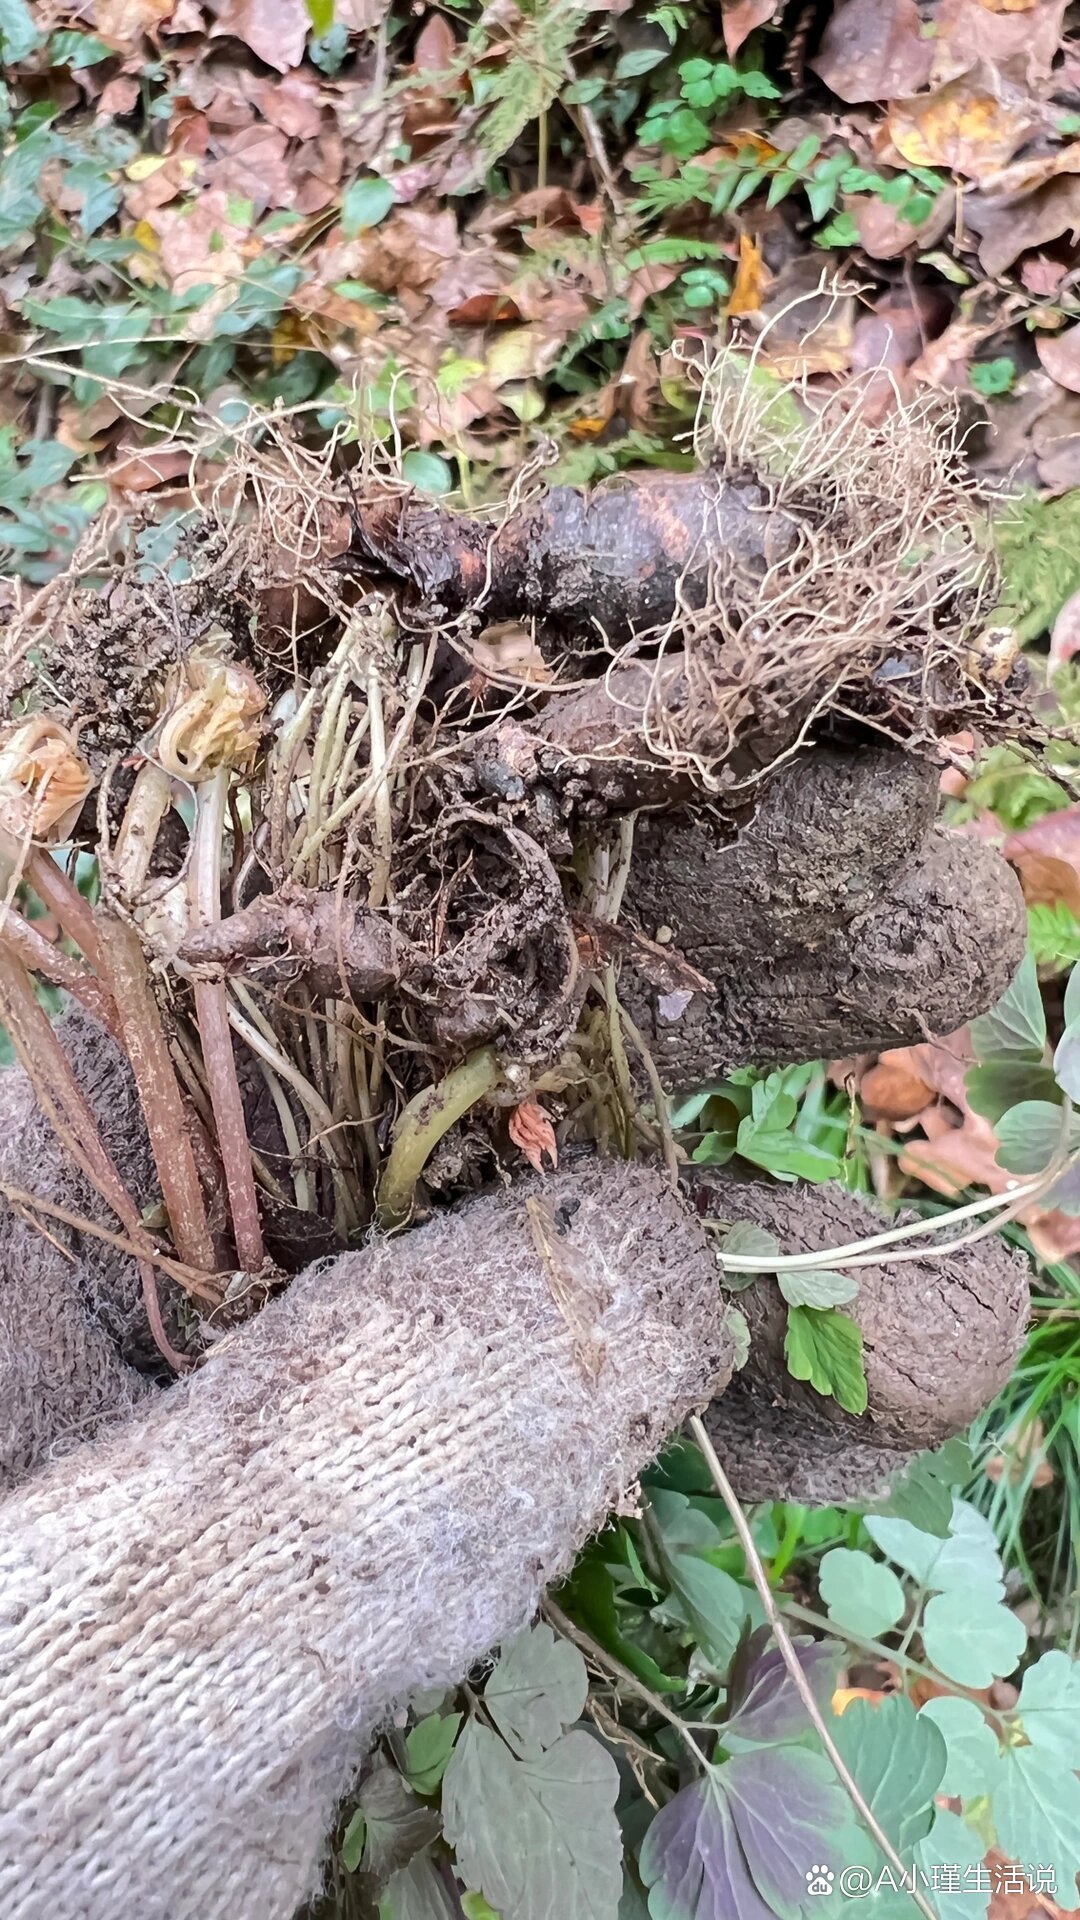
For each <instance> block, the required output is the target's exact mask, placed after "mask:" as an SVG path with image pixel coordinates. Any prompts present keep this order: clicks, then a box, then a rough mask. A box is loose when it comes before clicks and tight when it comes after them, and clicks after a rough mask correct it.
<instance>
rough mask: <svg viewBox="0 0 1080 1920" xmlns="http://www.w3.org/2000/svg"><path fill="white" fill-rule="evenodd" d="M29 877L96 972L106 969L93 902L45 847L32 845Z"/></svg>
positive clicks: (27, 869) (36, 891) (37, 892)
mask: <svg viewBox="0 0 1080 1920" xmlns="http://www.w3.org/2000/svg"><path fill="white" fill-rule="evenodd" d="M26 878H27V880H28V881H29V882H30V885H31V886H32V887H33V889H34V892H35V893H36V894H37V897H38V899H39V900H40V901H41V902H42V904H43V905H44V906H46V907H48V909H49V912H50V913H51V914H54V915H55V917H56V919H57V920H59V922H60V925H61V926H62V927H63V929H64V932H65V933H66V934H67V936H68V939H69V940H74V942H75V945H76V946H77V947H78V948H79V951H80V952H81V953H82V954H83V956H84V958H85V959H86V961H87V962H88V964H89V965H90V966H91V967H93V969H94V972H95V973H100V972H101V971H102V963H101V942H100V941H99V939H98V930H97V921H96V920H95V919H94V913H93V908H92V907H91V906H90V903H89V901H87V900H84V899H83V897H82V894H81V893H80V892H79V889H78V887H77V886H76V885H75V882H74V881H73V880H69V879H68V876H67V874H66V873H65V872H64V870H63V868H62V867H58V866H57V864H56V861H55V860H54V859H53V857H52V855H51V853H48V852H46V850H45V848H44V847H31V849H30V851H29V853H28V854H27V857H26Z"/></svg>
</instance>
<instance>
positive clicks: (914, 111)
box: [887, 62, 1039, 181]
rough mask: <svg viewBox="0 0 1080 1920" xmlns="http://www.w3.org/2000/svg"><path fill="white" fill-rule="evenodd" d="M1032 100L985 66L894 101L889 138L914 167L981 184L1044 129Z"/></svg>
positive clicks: (891, 109) (890, 115)
mask: <svg viewBox="0 0 1080 1920" xmlns="http://www.w3.org/2000/svg"><path fill="white" fill-rule="evenodd" d="M1038 119H1039V115H1038V111H1037V109H1036V107H1035V105H1034V103H1033V102H1032V101H1030V100H1029V99H1028V98H1026V97H1025V96H1024V95H1023V94H1021V93H1020V92H1019V91H1018V90H1017V89H1015V88H1009V87H1007V86H1006V85H1005V84H1004V83H1003V82H1002V80H1001V79H1000V76H998V75H996V74H994V73H993V72H992V71H991V69H990V68H988V67H986V66H985V65H984V64H983V63H981V62H980V64H979V65H978V66H977V67H974V68H972V70H971V72H970V73H966V74H963V75H961V76H960V77H959V78H958V79H956V80H950V81H949V82H948V84H947V85H946V86H943V87H940V88H939V89H938V90H937V92H936V93H930V94H920V95H918V96H917V97H916V98H915V99H906V100H893V101H892V103H891V104H890V107H889V114H888V121H887V125H888V130H889V138H890V140H891V141H892V144H893V146H894V147H895V148H896V151H897V153H899V154H900V156H901V158H902V159H904V160H906V161H907V163H908V165H909V166H912V167H948V168H949V169H950V171H952V172H953V173H960V174H963V175H964V177H965V178H966V179H968V180H975V181H979V180H982V179H983V178H985V177H986V176H987V175H989V174H991V173H993V172H995V171H996V170H997V169H999V168H1001V167H1003V166H1004V165H1005V162H1006V161H1007V160H1010V159H1011V158H1012V156H1013V154H1014V153H1015V152H1016V149H1017V147H1018V146H1020V145H1021V143H1022V142H1023V141H1024V140H1025V139H1026V138H1027V136H1028V134H1029V133H1030V132H1031V131H1032V129H1033V128H1034V127H1035V126H1037V125H1038Z"/></svg>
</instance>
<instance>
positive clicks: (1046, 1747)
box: [1016, 1651, 1080, 1770]
mask: <svg viewBox="0 0 1080 1920" xmlns="http://www.w3.org/2000/svg"><path fill="white" fill-rule="evenodd" d="M1016 1711H1017V1713H1018V1714H1019V1716H1020V1723H1021V1725H1022V1727H1023V1729H1024V1732H1025V1734H1026V1735H1027V1737H1028V1739H1029V1740H1030V1742H1031V1744H1032V1746H1033V1747H1037V1748H1038V1749H1039V1751H1040V1753H1045V1754H1047V1755H1048V1756H1052V1757H1054V1758H1056V1759H1057V1760H1060V1762H1061V1764H1062V1766H1065V1767H1068V1768H1069V1769H1070V1770H1072V1769H1075V1768H1077V1767H1080V1661H1077V1660H1073V1659H1070V1657H1069V1655H1068V1654H1067V1653H1061V1652H1058V1651H1054V1652H1052V1653H1044V1654H1043V1656H1042V1659H1041V1660H1036V1662H1035V1665H1034V1666H1033V1667H1029V1668H1028V1670H1027V1672H1026V1673H1025V1675H1024V1678H1023V1682H1022V1684H1021V1687H1020V1698H1019V1700H1018V1701H1017V1703H1016Z"/></svg>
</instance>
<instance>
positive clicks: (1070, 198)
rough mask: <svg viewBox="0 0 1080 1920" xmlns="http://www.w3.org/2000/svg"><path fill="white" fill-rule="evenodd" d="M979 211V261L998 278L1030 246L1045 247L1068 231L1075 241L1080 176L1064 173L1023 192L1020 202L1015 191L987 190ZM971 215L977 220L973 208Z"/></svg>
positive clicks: (1078, 232)
mask: <svg viewBox="0 0 1080 1920" xmlns="http://www.w3.org/2000/svg"><path fill="white" fill-rule="evenodd" d="M977 212H978V227H977V231H978V233H979V261H980V263H981V265H982V266H983V268H984V269H985V271H986V272H987V273H988V274H989V275H990V276H991V278H992V279H996V278H997V276H998V274H1001V273H1004V272H1005V270H1006V269H1007V268H1008V267H1011V266H1012V264H1013V261H1014V260H1016V259H1018V258H1019V256H1020V254H1022V253H1026V252H1027V250H1028V249H1029V248H1032V247H1043V246H1045V245H1046V244H1047V242H1048V241H1050V240H1059V239H1060V238H1061V236H1062V234H1066V233H1067V234H1069V235H1070V236H1071V238H1072V240H1073V241H1074V242H1075V240H1076V238H1077V236H1078V235H1080V179H1077V177H1076V174H1075V172H1069V173H1067V174H1066V173H1062V174H1060V175H1058V176H1057V177H1055V178H1054V179H1051V180H1048V181H1046V183H1045V185H1044V186H1041V187H1038V188H1036V189H1035V191H1034V192H1032V193H1030V194H1025V195H1023V196H1022V203H1021V204H1019V205H1018V204H1017V203H1016V195H1015V191H1011V192H1009V193H1005V194H1003V195H999V194H998V193H996V192H995V193H994V194H993V195H992V196H991V195H990V194H989V192H984V194H983V203H982V205H981V206H980V207H979V208H978V210H977ZM969 216H970V217H971V218H972V223H973V224H974V213H973V212H972V210H970V209H969Z"/></svg>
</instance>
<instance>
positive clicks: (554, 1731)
mask: <svg viewBox="0 0 1080 1920" xmlns="http://www.w3.org/2000/svg"><path fill="white" fill-rule="evenodd" d="M588 1692H589V1676H588V1673H587V1672H586V1669H585V1662H584V1660H583V1659H582V1657H581V1654H580V1653H579V1652H578V1650H577V1648H576V1647H575V1646H574V1645H573V1644H572V1643H571V1642H570V1641H569V1640H557V1639H556V1638H555V1635H554V1633H553V1632H552V1630H551V1628H550V1627H549V1626H548V1625H547V1623H546V1622H545V1621H541V1622H540V1623H539V1625H537V1626H535V1627H531V1628H529V1629H528V1630H527V1632H525V1633H522V1634H519V1635H518V1638H517V1639H516V1640H512V1641H511V1642H510V1644H509V1646H507V1647H504V1649H503V1651H502V1653H501V1654H500V1656H499V1659H498V1661H497V1662H496V1664H495V1667H494V1669H493V1670H492V1672H491V1674H490V1676H489V1678H488V1682H487V1685H486V1686H485V1688H484V1705H485V1707H486V1708H487V1710H488V1712H489V1714H490V1715H491V1718H492V1719H493V1720H494V1722H495V1725H496V1726H497V1728H498V1730H499V1732H500V1733H501V1734H502V1737H503V1739H504V1740H505V1741H506V1743H507V1745H508V1746H509V1747H512V1748H513V1751H514V1752H515V1753H516V1754H517V1756H518V1759H519V1760H529V1759H535V1758H536V1757H537V1756H538V1755H539V1754H541V1753H542V1752H543V1751H544V1748H545V1747H551V1746H554V1744H555V1742H556V1740H558V1739H559V1737H560V1735H561V1734H562V1733H563V1732H564V1730H565V1729H566V1728H567V1727H570V1726H573V1724H574V1721H575V1720H577V1719H579V1718H580V1716H581V1714H582V1713H583V1712H584V1709H585V1701H586V1698H587V1697H588Z"/></svg>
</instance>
